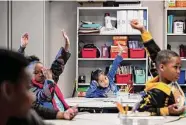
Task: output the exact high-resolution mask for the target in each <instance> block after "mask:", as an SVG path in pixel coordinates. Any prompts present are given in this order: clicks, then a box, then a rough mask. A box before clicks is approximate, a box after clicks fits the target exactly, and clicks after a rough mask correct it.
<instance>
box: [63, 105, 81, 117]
mask: <svg viewBox="0 0 186 125" xmlns="http://www.w3.org/2000/svg"><path fill="white" fill-rule="evenodd" d="M77 113H78V109H77V107H76V106H75V107H72V108H69V109H67V110H66V111H65V112H64V119H66V120H72V119H73V118H74V117H75V116H76V115H77Z"/></svg>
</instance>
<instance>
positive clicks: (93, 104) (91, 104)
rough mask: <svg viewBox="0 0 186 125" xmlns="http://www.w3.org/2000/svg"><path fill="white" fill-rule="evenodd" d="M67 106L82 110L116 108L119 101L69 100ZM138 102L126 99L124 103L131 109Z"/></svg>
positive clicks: (75, 98)
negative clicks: (116, 102)
mask: <svg viewBox="0 0 186 125" xmlns="http://www.w3.org/2000/svg"><path fill="white" fill-rule="evenodd" d="M65 101H66V102H67V104H68V105H69V106H76V105H78V107H80V108H115V107H116V104H114V102H115V101H117V99H116V98H79V97H74V98H67V99H65ZM136 102H138V100H137V99H126V100H124V101H123V102H122V105H123V106H126V105H127V104H128V105H129V106H130V107H133V106H134V104H135V103H136Z"/></svg>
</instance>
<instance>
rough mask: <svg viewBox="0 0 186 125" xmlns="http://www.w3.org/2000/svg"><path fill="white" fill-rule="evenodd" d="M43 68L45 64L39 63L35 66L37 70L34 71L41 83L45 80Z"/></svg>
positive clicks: (36, 78)
mask: <svg viewBox="0 0 186 125" xmlns="http://www.w3.org/2000/svg"><path fill="white" fill-rule="evenodd" d="M42 69H43V64H41V63H37V64H36V66H35V71H34V74H35V80H36V81H37V82H41V83H43V82H44V80H45V77H44V75H43V71H42Z"/></svg>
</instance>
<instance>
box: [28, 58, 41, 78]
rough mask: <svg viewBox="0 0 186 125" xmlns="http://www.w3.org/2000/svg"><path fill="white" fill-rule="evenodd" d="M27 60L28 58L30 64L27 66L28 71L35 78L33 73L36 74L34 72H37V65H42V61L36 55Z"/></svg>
mask: <svg viewBox="0 0 186 125" xmlns="http://www.w3.org/2000/svg"><path fill="white" fill-rule="evenodd" d="M26 58H27V60H28V62H29V65H28V66H27V69H28V71H29V73H30V75H31V77H33V73H34V71H35V67H36V65H37V64H38V63H41V62H40V59H39V58H38V57H37V56H35V55H31V56H27V57H26ZM41 64H42V63H41Z"/></svg>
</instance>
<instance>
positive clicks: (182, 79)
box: [178, 70, 185, 84]
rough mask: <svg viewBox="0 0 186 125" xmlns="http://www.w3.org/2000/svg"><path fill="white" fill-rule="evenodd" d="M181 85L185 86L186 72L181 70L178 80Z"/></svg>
mask: <svg viewBox="0 0 186 125" xmlns="http://www.w3.org/2000/svg"><path fill="white" fill-rule="evenodd" d="M178 83H179V84H185V70H181V72H180V77H179V79H178Z"/></svg>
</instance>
